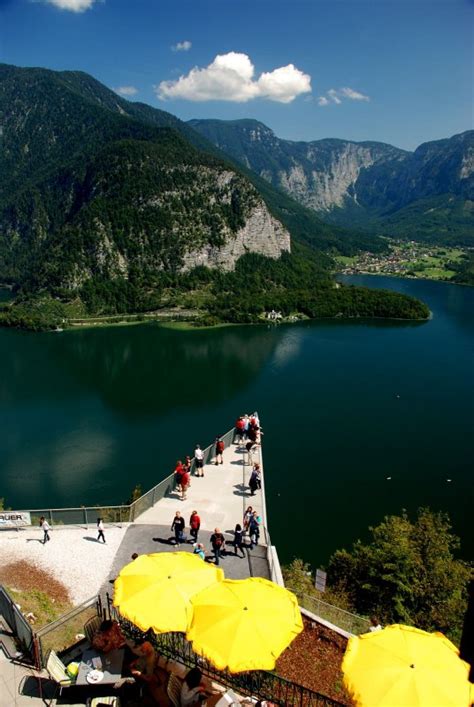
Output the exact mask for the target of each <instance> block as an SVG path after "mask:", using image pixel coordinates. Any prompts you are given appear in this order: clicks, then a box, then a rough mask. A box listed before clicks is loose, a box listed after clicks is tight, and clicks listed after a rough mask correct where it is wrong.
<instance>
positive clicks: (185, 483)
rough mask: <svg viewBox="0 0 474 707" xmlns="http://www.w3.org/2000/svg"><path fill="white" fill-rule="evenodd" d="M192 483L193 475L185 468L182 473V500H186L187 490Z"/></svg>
mask: <svg viewBox="0 0 474 707" xmlns="http://www.w3.org/2000/svg"><path fill="white" fill-rule="evenodd" d="M190 484H191V475H190V473H189V471H186V469H184V470H183V473H182V474H181V500H182V501H185V500H186V491H187V490H188V488H189V486H190Z"/></svg>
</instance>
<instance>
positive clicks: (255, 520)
mask: <svg viewBox="0 0 474 707" xmlns="http://www.w3.org/2000/svg"><path fill="white" fill-rule="evenodd" d="M261 522H262V519H261V518H260V516H259V515H258V513H257V511H254V512H253V513H252V516H251V518H250V523H249V537H250V549H251V550H253V546H254V545H258V540H259V538H260V525H261Z"/></svg>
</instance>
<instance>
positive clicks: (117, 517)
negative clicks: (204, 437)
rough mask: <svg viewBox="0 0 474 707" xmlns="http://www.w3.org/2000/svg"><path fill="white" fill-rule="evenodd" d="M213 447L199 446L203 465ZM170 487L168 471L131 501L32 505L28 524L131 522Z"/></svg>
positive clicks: (227, 441)
mask: <svg viewBox="0 0 474 707" xmlns="http://www.w3.org/2000/svg"><path fill="white" fill-rule="evenodd" d="M233 436H234V430H233V429H231V430H229V431H228V432H226V434H225V435H224V436H223V440H224V442H225V446H226V447H228V446H229V444H231V442H232V440H233ZM214 449H215V444H214V443H213V444H210V445H209V446H208V447H206V448H205V449H203V452H204V464H209V462H210V461H211V459H212V458H213V456H214ZM195 466H196V462H195V459H194V458H193V459H192V463H191V473H194V470H195ZM174 488H175V478H174V474H170V475H169V476H167V477H166V478H165V479H163V481H160V482H159V483H157V484H156V486H153V488H151V489H150V490H149V491H147V492H146V493H144V494H143V496H140V498H137V500H136V501H133V503H131V504H127V505H121V506H80V507H79V508H35V509H33V510H29V511H28V512H29V513H30V514H31V523H32V525H39V519H40V518H41V517H42V516H44V517H45V518H46V520H47V521H48V523H49V524H50V525H51V526H53V525H77V526H80V527H86V528H87V527H88V526H89V525H95V524H96V522H97V518H102V520H104V521H105V522H106V523H132V522H133V521H134V520H136V519H137V518H138V516H140V515H142V513H144V512H145V511H147V510H148V509H149V508H151V507H152V506H154V505H155V503H157V502H158V501H159V500H160V499H162V498H164V497H165V496H167V495H168V494H170V493H171V492H172V491H173V490H174ZM22 510H26V509H22Z"/></svg>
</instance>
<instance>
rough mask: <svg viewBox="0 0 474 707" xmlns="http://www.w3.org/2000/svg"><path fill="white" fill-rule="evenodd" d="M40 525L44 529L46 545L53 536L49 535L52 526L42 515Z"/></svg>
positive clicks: (44, 543) (44, 542)
mask: <svg viewBox="0 0 474 707" xmlns="http://www.w3.org/2000/svg"><path fill="white" fill-rule="evenodd" d="M40 527H41V528H42V529H43V533H44V535H43V545H46V543H47V542H48V540H51V538H50V537H49V531H50V530H51V526H50V524H49V523H48V521H47V520H46V519H45V517H44V516H41V518H40Z"/></svg>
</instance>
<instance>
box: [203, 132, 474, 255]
mask: <svg viewBox="0 0 474 707" xmlns="http://www.w3.org/2000/svg"><path fill="white" fill-rule="evenodd" d="M189 124H190V125H191V126H192V127H193V128H194V129H195V130H198V131H199V132H200V133H201V134H202V135H203V136H205V137H206V138H207V139H209V140H211V141H213V142H214V143H215V144H216V145H218V146H219V147H220V148H221V149H222V150H224V151H226V152H228V153H229V154H230V155H232V156H233V157H234V158H235V159H239V160H240V161H241V162H243V163H244V164H245V165H247V166H248V167H250V168H251V169H253V170H254V171H255V172H257V173H258V174H259V175H260V176H261V177H263V178H264V179H266V180H267V181H269V182H271V184H273V185H274V186H276V187H279V188H282V189H283V190H284V191H286V192H287V193H288V194H291V196H293V197H294V198H295V199H296V200H297V201H299V202H300V203H302V204H304V205H305V206H307V207H309V208H311V209H312V210H314V211H316V212H317V213H318V214H319V215H320V216H321V217H322V218H324V219H325V220H327V221H329V222H330V223H335V224H339V225H344V226H356V227H359V228H364V229H374V228H375V229H377V230H382V232H386V233H387V234H389V235H410V228H411V229H412V233H411V237H415V235H416V237H418V238H428V239H436V238H439V240H441V241H443V240H444V241H446V242H447V241H458V242H464V243H466V244H469V243H471V244H472V233H473V232H474V222H473V218H472V212H473V206H474V204H473V201H474V131H468V132H465V133H462V134H460V135H455V136H453V137H452V138H449V139H446V140H438V141H435V142H429V143H424V144H423V145H420V147H418V148H417V150H415V152H413V153H410V152H405V151H404V150H399V149H398V148H396V147H393V146H391V145H386V144H383V143H377V142H362V143H355V142H351V141H348V140H334V139H326V140H317V141H315V142H307V143H305V142H291V141H289V140H281V139H279V138H277V137H276V136H275V135H274V133H273V132H272V131H271V130H270V129H269V128H267V127H266V126H264V125H262V124H261V123H258V122H257V121H251V120H242V121H216V120H193V121H190V123H189ZM433 214H434V216H433ZM436 234H438V235H436Z"/></svg>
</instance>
